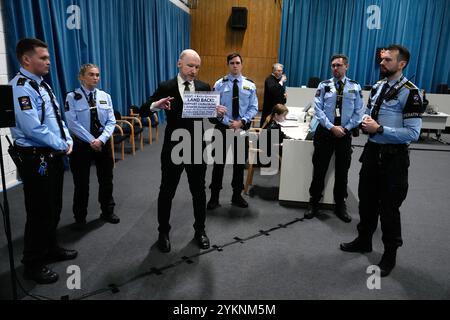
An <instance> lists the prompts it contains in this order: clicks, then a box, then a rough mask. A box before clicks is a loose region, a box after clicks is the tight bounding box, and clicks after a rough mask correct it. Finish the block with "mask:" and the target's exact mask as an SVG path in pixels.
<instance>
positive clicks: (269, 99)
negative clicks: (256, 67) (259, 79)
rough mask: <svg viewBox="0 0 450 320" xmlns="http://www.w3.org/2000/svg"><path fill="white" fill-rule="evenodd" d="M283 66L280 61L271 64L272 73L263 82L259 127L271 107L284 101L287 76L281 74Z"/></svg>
mask: <svg viewBox="0 0 450 320" xmlns="http://www.w3.org/2000/svg"><path fill="white" fill-rule="evenodd" d="M283 68H284V66H283V65H282V64H281V63H275V64H274V65H273V66H272V74H271V75H270V76H268V77H267V79H266V81H265V82H264V102H263V109H262V114H261V127H262V126H263V124H264V122H265V121H266V118H267V116H268V115H269V114H271V113H272V109H273V107H274V106H275V105H276V104H278V103H281V104H285V103H286V88H285V87H284V83H285V82H286V80H287V78H286V75H284V74H283V70H284V69H283Z"/></svg>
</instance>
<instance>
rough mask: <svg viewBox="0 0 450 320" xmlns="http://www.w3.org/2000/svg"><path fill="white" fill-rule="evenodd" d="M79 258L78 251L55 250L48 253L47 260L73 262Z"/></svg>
mask: <svg viewBox="0 0 450 320" xmlns="http://www.w3.org/2000/svg"><path fill="white" fill-rule="evenodd" d="M77 256H78V251H76V250H69V249H64V248H59V247H58V248H55V249H52V250H50V251H49V252H48V254H47V258H48V259H50V260H52V261H66V260H73V259H75V258H76V257H77Z"/></svg>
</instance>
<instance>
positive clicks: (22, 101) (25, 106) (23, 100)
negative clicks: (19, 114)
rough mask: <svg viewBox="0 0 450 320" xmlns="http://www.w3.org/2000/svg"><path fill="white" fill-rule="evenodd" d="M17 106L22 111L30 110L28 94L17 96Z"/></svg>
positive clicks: (31, 107)
mask: <svg viewBox="0 0 450 320" xmlns="http://www.w3.org/2000/svg"><path fill="white" fill-rule="evenodd" d="M18 100H19V106H20V109H21V110H22V111H26V110H31V109H33V106H32V105H31V100H30V97H29V96H23V97H19V98H18Z"/></svg>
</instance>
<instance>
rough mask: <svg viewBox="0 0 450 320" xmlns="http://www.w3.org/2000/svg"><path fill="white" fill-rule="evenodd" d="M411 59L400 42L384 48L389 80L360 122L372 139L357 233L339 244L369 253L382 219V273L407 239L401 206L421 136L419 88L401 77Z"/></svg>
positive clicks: (361, 181) (384, 71)
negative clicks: (414, 143)
mask: <svg viewBox="0 0 450 320" xmlns="http://www.w3.org/2000/svg"><path fill="white" fill-rule="evenodd" d="M409 57H410V53H409V51H408V49H406V48H405V47H402V46H400V45H390V46H389V47H387V48H386V49H385V50H384V51H382V52H381V63H380V71H381V75H382V76H384V77H385V78H384V79H383V80H381V81H379V82H377V83H376V84H375V85H374V86H373V87H372V91H371V94H370V98H369V102H368V104H367V107H368V108H367V110H366V113H367V114H365V115H364V116H363V122H362V128H363V130H365V131H366V132H367V133H369V139H368V142H367V143H366V145H365V146H364V151H363V153H362V155H361V158H360V162H362V166H361V171H360V174H359V176H360V179H359V187H358V196H359V216H360V219H361V220H360V223H359V224H358V237H357V238H356V239H355V240H354V241H352V242H349V243H342V244H341V246H340V247H341V249H342V250H343V251H347V252H361V253H363V252H371V251H372V235H373V233H374V232H375V230H376V228H377V224H378V217H380V222H381V230H382V233H383V236H382V240H383V244H384V254H383V256H382V258H381V261H380V262H379V264H378V266H379V267H380V270H381V276H382V277H383V276H387V275H389V273H390V272H391V271H392V269H393V268H394V266H395V263H396V253H397V248H398V247H400V246H401V245H402V243H403V241H402V236H401V225H400V210H399V208H400V206H401V204H402V202H403V201H404V200H405V198H406V194H407V192H408V167H409V152H408V146H409V144H410V143H411V141H416V140H417V139H418V138H419V134H420V128H421V125H422V119H421V115H422V113H423V104H422V98H421V96H420V94H419V90H418V89H417V87H416V86H415V85H414V84H413V83H411V82H410V81H408V79H407V78H406V77H405V76H403V69H404V68H405V67H406V66H407V65H408V61H409Z"/></svg>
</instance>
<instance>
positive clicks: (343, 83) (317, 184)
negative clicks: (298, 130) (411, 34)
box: [305, 54, 363, 222]
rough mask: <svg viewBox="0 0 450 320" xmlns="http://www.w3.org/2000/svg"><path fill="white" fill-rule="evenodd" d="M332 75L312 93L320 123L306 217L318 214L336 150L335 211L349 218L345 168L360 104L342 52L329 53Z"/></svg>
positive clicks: (356, 84) (349, 157) (359, 90)
mask: <svg viewBox="0 0 450 320" xmlns="http://www.w3.org/2000/svg"><path fill="white" fill-rule="evenodd" d="M330 62H331V70H332V72H333V78H331V79H329V80H326V81H322V82H321V83H320V84H319V87H318V89H317V92H316V96H315V112H316V117H317V119H318V120H319V125H318V127H317V129H316V133H315V134H314V154H313V158H312V162H313V167H314V169H313V178H312V181H311V186H310V188H309V194H310V203H309V210H308V211H307V213H306V214H305V218H306V219H311V218H313V217H314V216H316V215H317V214H318V211H319V208H318V207H319V201H320V199H321V198H322V192H323V189H324V185H325V176H326V173H327V170H328V165H329V163H330V159H331V157H332V155H333V153H334V154H335V182H334V189H333V196H334V202H335V203H336V205H335V209H334V213H335V214H336V216H337V217H338V218H339V219H341V220H342V221H344V222H350V221H351V217H350V216H349V215H348V213H347V207H346V204H345V199H346V198H347V196H348V194H347V180H348V169H349V168H350V163H351V160H352V136H351V130H352V129H354V128H357V127H358V126H359V124H360V118H361V112H362V107H363V101H362V93H361V87H360V85H359V84H358V83H357V82H356V81H354V80H351V79H349V78H347V77H346V72H347V70H348V66H349V65H348V58H347V57H346V56H345V55H342V54H336V55H334V56H332V57H331V60H330Z"/></svg>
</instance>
